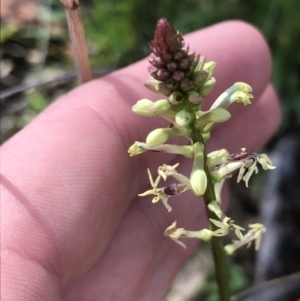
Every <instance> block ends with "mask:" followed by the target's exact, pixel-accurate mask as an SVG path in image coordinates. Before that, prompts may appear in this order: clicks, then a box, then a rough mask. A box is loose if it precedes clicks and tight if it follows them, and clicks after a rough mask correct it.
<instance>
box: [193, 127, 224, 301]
mask: <svg viewBox="0 0 300 301" xmlns="http://www.w3.org/2000/svg"><path fill="white" fill-rule="evenodd" d="M192 139H193V143H196V142H200V143H203V144H204V142H203V139H202V136H201V134H200V133H199V130H197V129H196V128H195V127H194V128H193V134H192ZM204 145H205V144H204ZM206 158H207V152H206V148H204V160H205V161H206ZM204 166H205V173H206V176H207V189H206V192H205V194H204V196H203V198H204V202H205V205H206V206H205V208H206V214H207V218H208V222H209V229H210V230H212V231H215V230H217V229H218V227H216V226H215V225H214V224H213V223H212V222H211V221H210V220H209V219H210V218H212V219H218V217H217V216H216V215H215V213H213V212H211V211H210V210H209V209H208V205H209V203H210V202H211V201H213V200H216V196H215V190H214V184H213V181H212V179H211V177H210V172H209V169H208V167H207V165H206V163H205V164H204ZM211 248H212V253H213V258H214V264H215V273H216V280H217V284H218V289H219V295H220V300H221V301H229V300H230V289H229V278H228V268H227V263H226V254H225V251H224V247H223V242H222V239H221V238H220V237H216V236H212V239H211Z"/></svg>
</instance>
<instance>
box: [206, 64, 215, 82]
mask: <svg viewBox="0 0 300 301" xmlns="http://www.w3.org/2000/svg"><path fill="white" fill-rule="evenodd" d="M216 65H217V63H216V62H214V61H211V62H207V63H205V65H204V67H203V70H206V71H208V72H209V75H208V76H207V80H210V79H211V78H212V74H213V72H214V70H215V68H216Z"/></svg>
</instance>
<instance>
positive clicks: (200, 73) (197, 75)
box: [193, 70, 209, 87]
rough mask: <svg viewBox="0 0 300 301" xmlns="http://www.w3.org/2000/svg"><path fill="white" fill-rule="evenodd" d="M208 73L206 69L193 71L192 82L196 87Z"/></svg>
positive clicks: (204, 79) (203, 80)
mask: <svg viewBox="0 0 300 301" xmlns="http://www.w3.org/2000/svg"><path fill="white" fill-rule="evenodd" d="M208 75H209V72H208V71H207V70H200V71H197V72H195V73H194V76H193V83H194V85H195V86H196V87H198V86H199V85H201V84H203V83H204V82H205V81H206V79H207V77H208Z"/></svg>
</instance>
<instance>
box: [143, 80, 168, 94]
mask: <svg viewBox="0 0 300 301" xmlns="http://www.w3.org/2000/svg"><path fill="white" fill-rule="evenodd" d="M144 85H145V86H146V87H147V88H148V89H149V90H151V91H154V92H158V93H161V94H163V95H166V96H169V95H170V94H171V90H170V89H169V88H168V86H167V84H165V83H162V82H161V81H159V80H157V79H154V78H153V77H152V76H150V78H149V79H147V80H146V81H145V82H144Z"/></svg>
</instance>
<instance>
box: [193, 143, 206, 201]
mask: <svg viewBox="0 0 300 301" xmlns="http://www.w3.org/2000/svg"><path fill="white" fill-rule="evenodd" d="M193 148H194V154H195V155H194V164H193V169H192V172H191V176H190V182H191V187H192V190H193V192H194V194H195V195H196V196H202V195H203V194H204V193H205V191H206V187H207V177H206V174H205V171H204V154H203V150H204V145H203V144H202V143H199V142H197V143H195V144H194V145H193Z"/></svg>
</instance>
